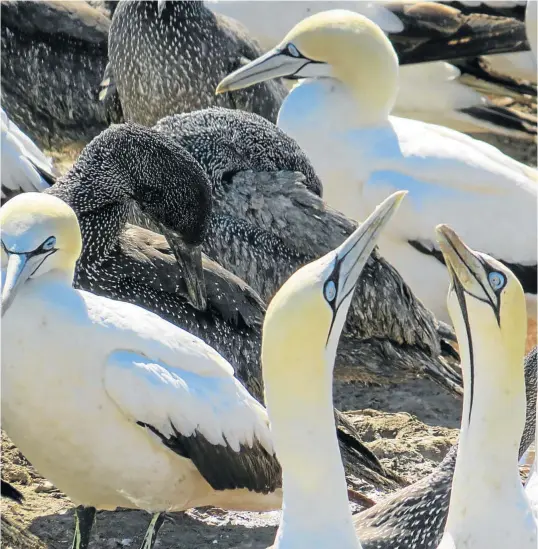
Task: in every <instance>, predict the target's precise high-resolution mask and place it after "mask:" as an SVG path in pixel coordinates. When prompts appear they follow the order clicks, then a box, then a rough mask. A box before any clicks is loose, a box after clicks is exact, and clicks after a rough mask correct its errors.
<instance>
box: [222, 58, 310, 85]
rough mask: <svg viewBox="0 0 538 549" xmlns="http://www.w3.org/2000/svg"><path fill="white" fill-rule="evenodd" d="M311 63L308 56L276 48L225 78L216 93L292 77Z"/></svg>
mask: <svg viewBox="0 0 538 549" xmlns="http://www.w3.org/2000/svg"><path fill="white" fill-rule="evenodd" d="M309 63H311V61H310V60H309V59H307V58H306V57H293V56H290V55H287V54H285V53H283V52H282V50H280V49H279V48H275V49H272V50H270V51H268V52H267V53H266V54H265V55H262V56H261V57H258V59H255V60H254V61H252V62H251V63H249V64H248V65H245V66H244V67H241V68H240V69H237V70H236V71H234V72H232V73H231V74H229V75H228V76H226V77H225V78H223V79H222V80H221V81H220V83H219V85H218V86H217V89H216V90H215V93H216V94H219V93H224V92H229V91H234V90H241V89H243V88H248V87H249V86H253V85H254V84H259V83H260V82H265V81H267V80H272V79H273V78H282V77H284V78H286V77H287V78H292V77H294V76H295V74H296V73H298V72H299V71H300V70H301V69H302V68H303V67H304V66H305V65H308V64H309Z"/></svg>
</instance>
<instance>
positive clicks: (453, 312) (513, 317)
mask: <svg viewBox="0 0 538 549" xmlns="http://www.w3.org/2000/svg"><path fill="white" fill-rule="evenodd" d="M436 230H437V237H438V240H439V245H440V247H441V251H442V252H443V255H444V257H445V261H446V265H447V268H448V272H449V274H450V278H451V285H450V288H449V291H448V299H447V304H448V311H449V313H450V317H451V319H452V322H453V323H454V328H455V330H456V335H457V336H458V343H459V345H460V350H461V352H462V356H467V357H468V361H469V363H470V367H471V370H472V371H471V372H468V373H467V376H468V377H467V379H468V380H469V381H470V383H471V387H470V398H471V403H472V401H473V398H474V396H475V395H473V387H474V381H475V379H477V378H478V377H480V376H482V377H481V379H482V380H486V381H487V378H491V376H492V375H493V370H492V371H489V372H479V371H475V367H474V366H475V362H476V356H477V354H478V353H479V352H480V353H481V356H482V362H483V363H488V362H489V363H490V364H492V365H493V363H494V362H495V363H498V364H501V365H503V367H502V368H500V369H499V371H495V373H494V375H495V377H496V379H495V382H496V383H498V384H503V387H504V390H506V391H507V390H508V389H509V386H510V385H513V384H512V380H520V381H521V383H523V359H524V356H525V339H526V334H527V314H526V304H525V294H524V292H523V288H522V287H521V284H520V282H519V280H518V279H517V278H516V276H515V275H514V274H513V273H512V272H511V271H510V270H509V269H508V268H507V267H505V266H504V265H503V264H502V263H500V262H499V261H497V260H495V259H493V258H492V257H489V256H488V255H486V254H483V253H479V252H475V251H473V250H471V249H470V248H469V247H467V246H466V245H465V244H464V243H463V242H462V240H461V239H460V238H459V237H458V235H457V234H456V233H455V232H454V231H453V230H452V229H450V228H449V227H447V226H446V225H439V226H438V227H437V229H436ZM484 356H488V357H491V360H490V361H488V360H484ZM511 367H512V368H517V372H516V371H514V370H513V369H511ZM492 368H493V366H492V367H491V369H492ZM500 376H503V379H502V380H501V379H499V377H500ZM481 383H482V382H481ZM482 385H483V383H482ZM522 392H523V391H522ZM466 394H467V390H466ZM471 408H472V404H471Z"/></svg>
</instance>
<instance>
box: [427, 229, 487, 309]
mask: <svg viewBox="0 0 538 549" xmlns="http://www.w3.org/2000/svg"><path fill="white" fill-rule="evenodd" d="M435 230H436V232H437V240H438V241H439V246H440V248H441V251H442V252H443V256H444V258H445V261H446V264H447V266H448V272H449V274H450V278H451V280H452V284H453V285H454V286H455V287H461V289H462V290H463V291H465V292H466V293H468V294H470V295H472V296H474V297H475V298H477V299H480V300H482V301H484V300H487V301H489V302H491V303H495V302H496V301H497V298H496V296H495V293H494V292H493V290H492V289H491V286H490V284H489V283H488V271H487V270H486V268H485V267H484V263H483V262H482V261H481V260H480V259H479V257H478V255H477V254H476V253H475V252H473V250H471V249H470V248H469V247H468V246H467V245H466V244H465V243H464V242H463V240H462V239H461V238H460V237H459V236H458V235H457V234H456V233H455V232H454V231H453V230H452V229H451V228H450V227H448V226H447V225H438V226H437V227H436V229H435Z"/></svg>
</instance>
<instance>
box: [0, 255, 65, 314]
mask: <svg viewBox="0 0 538 549" xmlns="http://www.w3.org/2000/svg"><path fill="white" fill-rule="evenodd" d="M55 251H56V250H54V249H53V250H51V251H49V252H48V253H36V252H35V251H33V252H27V253H15V252H9V251H7V250H6V249H5V248H4V252H5V253H6V255H7V256H8V263H7V268H6V270H5V279H4V281H3V284H2V316H4V315H5V314H6V312H7V310H8V309H9V308H10V306H11V305H12V304H13V301H15V297H17V293H18V291H19V290H20V289H21V287H22V286H23V285H24V283H25V282H26V281H27V280H28V279H29V278H30V277H31V276H32V275H33V274H34V273H35V272H36V271H37V269H39V267H40V266H41V264H42V263H43V262H44V261H45V259H47V257H48V256H49V255H51V254H53V253H54V252H55Z"/></svg>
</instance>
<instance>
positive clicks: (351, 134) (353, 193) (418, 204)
mask: <svg viewBox="0 0 538 549" xmlns="http://www.w3.org/2000/svg"><path fill="white" fill-rule="evenodd" d="M276 77H285V78H293V79H302V80H301V81H300V82H299V83H298V84H297V85H296V86H295V87H294V88H293V89H292V91H291V92H290V94H289V95H288V96H287V98H286V100H285V101H284V103H283V105H282V107H281V109H280V113H279V117H278V125H279V127H281V128H282V129H283V130H284V131H286V132H287V133H288V134H289V135H290V136H292V137H293V138H295V139H296V141H297V142H298V143H299V145H300V146H301V147H302V148H303V150H304V151H305V152H306V154H307V155H308V156H309V158H310V159H311V161H312V163H313V164H314V168H315V169H316V171H317V173H318V175H319V176H320V178H321V180H322V182H323V188H324V198H325V200H326V201H327V202H328V203H329V204H330V205H331V206H333V207H335V208H336V209H338V210H340V211H342V212H343V213H344V214H346V215H347V216H349V217H351V218H353V219H357V218H358V219H365V218H366V215H367V213H368V212H369V211H371V209H372V208H373V206H374V205H375V204H378V203H379V202H380V201H381V200H382V199H383V198H384V197H386V196H388V195H389V194H390V193H392V192H394V191H396V190H399V189H408V190H409V196H408V198H407V200H406V202H405V204H404V206H403V207H402V211H401V213H400V215H399V216H398V220H397V222H395V223H393V224H391V226H390V228H389V230H387V231H384V232H383V234H382V235H381V237H380V240H379V248H380V251H381V253H382V254H383V256H384V257H385V258H386V259H388V260H389V261H390V262H391V263H392V264H393V265H394V266H395V267H396V268H397V269H398V271H399V272H400V273H401V274H402V276H403V278H404V279H405V280H406V282H407V283H408V284H409V285H410V286H411V288H412V290H413V291H414V293H415V294H416V295H417V296H418V297H419V298H421V299H422V301H423V302H424V303H425V304H426V305H427V306H428V307H429V308H430V309H431V310H432V311H433V312H434V313H435V314H436V315H437V316H438V317H439V318H440V319H443V320H445V321H449V317H448V312H447V309H446V303H445V300H444V299H443V296H444V293H445V288H446V286H447V285H448V273H447V269H446V266H445V265H444V261H443V259H442V254H441V253H440V251H439V248H438V247H437V246H436V243H435V232H434V227H435V226H436V225H437V224H439V223H448V224H450V225H452V226H454V227H456V228H457V229H458V231H459V232H460V234H461V235H462V236H463V238H465V240H466V241H468V242H469V244H470V245H472V246H473V247H475V248H477V249H481V250H484V251H486V252H487V253H489V254H490V255H492V256H494V257H495V258H497V259H499V260H500V261H502V262H504V263H505V264H507V265H508V266H509V267H510V268H511V269H512V270H513V271H514V272H515V273H516V274H517V276H518V278H519V279H520V281H521V282H522V284H523V287H524V289H525V292H526V295H527V298H528V306H529V307H528V309H529V315H530V316H531V317H532V318H535V317H536V292H537V270H536V263H537V252H536V249H537V235H536V215H537V207H536V197H537V181H538V174H537V172H536V170H534V169H531V168H529V167H527V166H525V165H523V164H521V163H519V162H516V161H515V160H513V159H511V158H509V157H508V156H506V155H504V154H503V153H501V152H500V151H499V150H498V149H496V148H494V147H492V146H491V145H488V144H485V143H483V142H481V141H478V140H475V139H472V138H470V137H468V136H466V135H464V134H461V133H458V132H456V131H453V130H449V129H447V128H443V127H440V126H435V125H432V124H427V123H424V122H419V121H415V120H409V119H405V118H397V117H392V116H389V115H390V112H391V110H392V108H393V106H394V102H395V100H396V96H397V93H398V59H397V56H396V53H395V51H394V48H393V47H392V45H391V43H390V41H389V40H388V38H387V37H386V36H385V34H384V33H383V32H382V31H381V29H380V28H379V27H378V26H377V25H375V24H374V23H373V22H372V21H370V20H369V19H367V18H366V17H364V16H362V15H359V14H357V13H355V12H352V11H346V10H332V11H327V12H322V13H318V14H316V15H313V16H311V17H309V18H307V19H304V20H303V21H301V22H300V23H298V24H297V25H296V26H295V27H294V28H293V29H292V30H291V31H290V32H289V33H288V35H287V36H286V37H285V38H284V40H283V41H282V42H281V43H280V44H279V45H278V46H277V47H276V48H274V49H273V50H271V51H269V52H268V53H266V54H265V55H264V56H263V57H260V58H259V59H257V60H255V61H253V62H252V63H249V64H248V65H246V66H244V67H242V68H241V69H239V70H237V71H235V72H234V73H232V74H230V75H229V76H227V77H226V78H225V79H224V80H223V81H222V82H221V83H220V84H219V86H218V88H217V92H218V93H221V92H225V91H228V90H236V89H239V88H243V87H246V86H250V85H252V84H254V83H256V82H261V81H263V80H267V79H270V78H276ZM477 212H479V213H480V215H477ZM485 227H487V229H485Z"/></svg>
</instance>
